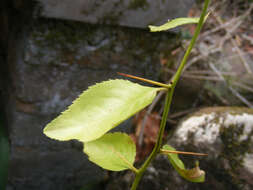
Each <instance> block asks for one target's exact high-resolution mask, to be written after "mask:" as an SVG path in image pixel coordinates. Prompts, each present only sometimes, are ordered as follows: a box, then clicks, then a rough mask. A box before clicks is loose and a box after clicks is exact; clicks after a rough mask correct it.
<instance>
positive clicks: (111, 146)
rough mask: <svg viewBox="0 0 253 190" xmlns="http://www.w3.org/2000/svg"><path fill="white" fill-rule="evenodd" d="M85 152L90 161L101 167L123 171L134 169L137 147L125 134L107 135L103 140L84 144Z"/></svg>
mask: <svg viewBox="0 0 253 190" xmlns="http://www.w3.org/2000/svg"><path fill="white" fill-rule="evenodd" d="M84 152H85V153H86V154H87V155H88V156H89V160H90V161H91V162H94V163H95V164H97V165H99V166H100V167H102V168H104V169H107V170H112V171H121V170H125V169H132V170H134V171H137V169H135V168H134V166H133V163H134V160H135V155H136V147H135V144H134V142H133V141H132V139H131V138H130V137H129V136H128V135H127V134H125V133H119V132H117V133H107V134H105V135H104V136H102V137H101V138H99V139H97V140H95V141H90V142H86V143H84Z"/></svg>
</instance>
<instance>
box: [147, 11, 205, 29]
mask: <svg viewBox="0 0 253 190" xmlns="http://www.w3.org/2000/svg"><path fill="white" fill-rule="evenodd" d="M208 15H209V14H207V15H206V16H205V20H206V19H207V17H208ZM198 22H199V17H196V18H187V17H186V18H176V19H173V20H168V22H167V23H165V24H163V25H161V26H152V25H149V26H148V27H149V29H150V31H151V32H160V31H165V30H169V29H172V28H175V27H177V26H181V25H185V24H195V23H198Z"/></svg>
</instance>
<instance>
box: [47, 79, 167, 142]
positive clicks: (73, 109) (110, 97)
mask: <svg viewBox="0 0 253 190" xmlns="http://www.w3.org/2000/svg"><path fill="white" fill-rule="evenodd" d="M162 89H163V88H152V87H146V86H142V85H139V84H136V83H133V82H130V81H127V80H119V79H117V80H109V81H105V82H102V83H98V84H96V85H94V86H91V87H89V89H88V90H86V91H84V92H83V93H82V94H81V95H80V97H79V98H77V99H76V100H75V101H74V102H73V104H72V105H71V106H69V108H68V109H67V110H66V111H64V112H63V113H62V114H61V115H60V116H59V117H57V118H56V119H54V120H53V121H52V122H51V123H49V124H48V125H47V126H46V127H45V129H44V134H46V135H47V136H48V137H51V138H53V139H58V140H70V139H77V140H80V141H83V142H88V141H92V140H95V139H98V138H99V137H101V136H103V135H104V134H105V133H106V132H107V131H109V130H110V129H112V128H114V127H116V126H117V125H119V124H120V123H121V122H122V121H124V120H126V119H128V118H129V117H131V116H132V115H134V114H135V113H136V112H138V111H140V110H141V109H143V108H144V107H146V106H147V105H149V104H150V103H151V102H152V101H153V99H154V98H155V96H156V92H157V91H159V90H162Z"/></svg>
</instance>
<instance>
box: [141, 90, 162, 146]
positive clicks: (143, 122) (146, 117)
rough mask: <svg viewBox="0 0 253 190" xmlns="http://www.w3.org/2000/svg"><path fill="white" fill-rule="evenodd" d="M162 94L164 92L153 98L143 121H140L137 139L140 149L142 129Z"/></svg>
mask: <svg viewBox="0 0 253 190" xmlns="http://www.w3.org/2000/svg"><path fill="white" fill-rule="evenodd" d="M164 93H165V91H160V92H159V93H158V95H157V96H156V97H155V99H154V101H153V102H152V104H151V105H150V106H149V107H148V111H147V112H146V114H145V116H144V119H143V121H142V124H141V130H140V135H139V139H138V144H139V146H140V147H141V146H142V143H143V136H144V128H145V126H146V123H147V119H148V116H149V115H150V114H151V112H152V111H153V109H154V107H155V106H156V104H157V102H158V101H159V100H160V98H161V97H162V96H163V95H164Z"/></svg>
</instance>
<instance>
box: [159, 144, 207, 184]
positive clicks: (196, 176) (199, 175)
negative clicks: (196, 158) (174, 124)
mask: <svg viewBox="0 0 253 190" xmlns="http://www.w3.org/2000/svg"><path fill="white" fill-rule="evenodd" d="M163 149H165V150H168V151H175V150H176V149H175V148H173V147H172V146H170V145H164V146H163ZM168 158H169V160H170V163H171V164H172V166H173V167H174V168H175V170H176V171H177V172H178V173H179V175H180V176H181V177H183V178H184V179H186V180H187V181H190V182H195V183H201V182H204V181H205V172H204V171H203V170H200V168H199V166H198V163H197V164H196V167H195V168H192V169H185V166H184V163H183V162H182V160H181V159H180V158H179V157H178V155H177V154H172V153H168Z"/></svg>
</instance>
